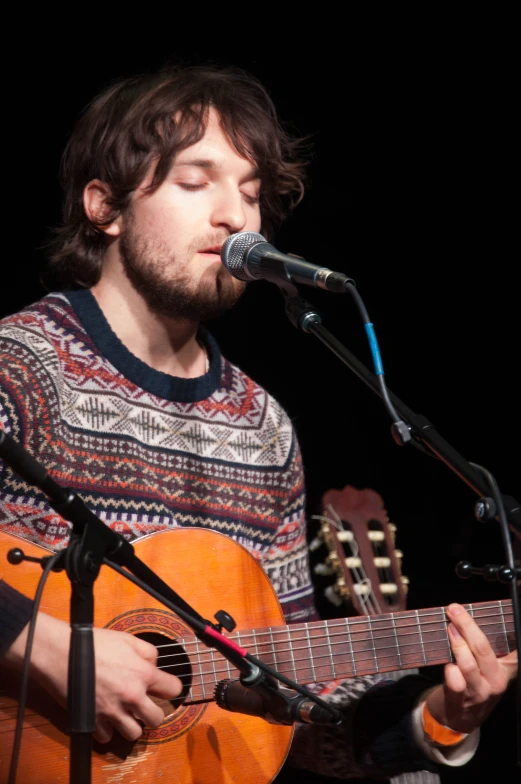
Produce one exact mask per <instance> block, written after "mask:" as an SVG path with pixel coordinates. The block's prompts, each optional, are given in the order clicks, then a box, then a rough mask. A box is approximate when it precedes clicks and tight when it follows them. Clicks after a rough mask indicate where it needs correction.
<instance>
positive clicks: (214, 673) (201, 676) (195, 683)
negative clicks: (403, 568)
mask: <svg viewBox="0 0 521 784" xmlns="http://www.w3.org/2000/svg"><path fill="white" fill-rule="evenodd" d="M493 625H496V624H492V623H489V624H485V626H493ZM408 634H409V633H408ZM337 636H338V635H337ZM301 639H302V640H303V639H304V638H301ZM379 639H381V638H379ZM431 642H443V643H444V645H442V646H431V647H430V648H429V650H428V651H427V654H428V655H429V654H433V653H435V652H437V651H443V652H444V654H446V652H447V648H448V650H449V653H451V650H450V646H449V644H448V643H449V641H448V637H443V638H437V639H436V640H432V641H431ZM505 642H507V643H508V641H507V640H505ZM177 644H179V643H177ZM191 644H192V645H194V644H195V643H191ZM322 644H323V645H326V644H327V643H322ZM341 644H342V643H340V642H337V643H333V645H332V646H330V645H329V644H327V645H328V648H332V647H335V646H339V645H341ZM169 645H171V646H173V645H176V643H169V644H168V645H167V646H157V647H168V646H169ZM405 645H416V643H405ZM402 647H403V646H400V651H401V649H402ZM286 650H292V657H291V658H290V659H285V660H283V661H280V660H279V659H278V658H276V657H274V660H275V661H274V663H275V664H276V665H277V666H278V667H280V666H281V665H284V664H290V663H292V664H293V669H294V670H295V672H296V668H295V663H298V664H299V665H301V666H300V669H310V665H309V666H307V667H306V666H304V665H305V662H304V660H299V659H297V661H296V662H295V658H294V652H295V651H298V650H306V651H309V644H308V645H305V646H303V647H300V648H294V647H293V648H292V649H290V648H287V649H278V650H277V651H276V653H277V654H281V653H285V652H286ZM376 651H377V649H373V650H371V651H367V653H369V654H370V655H369V656H368V657H366V658H357V660H356V661H353V659H352V658H351V657H352V654H353V653H356V651H353V649H352V647H351V648H350V649H349V650H347V651H343V652H342V655H345V656H347V657H349V658H348V660H347V661H342V660H341V659H337V662H338V664H350V665H351V669H352V670H353V675H356V674H360V670H361V669H362V667H361V666H362V665H363V664H364V663H365V662H371V667H370V670H369V671H368V673H367V674H369V675H372V674H376V673H378V672H385V670H382V668H381V667H380V668H378V669H377V670H376V673H375V671H374V661H375V660H374V652H376ZM361 652H363V653H366V651H365V650H364V651H359V653H361ZM500 652H502V651H500ZM506 652H508V651H506ZM205 653H206V654H209V655H210V656H211V657H212V661H210V659H208V660H206V661H203V662H201V661H200V658H201V656H202V655H203V654H205ZM215 653H216V652H215V651H213V650H210V649H207V650H206V651H202V652H199V654H197V652H195V651H194V654H193V656H194V657H195V658H196V659H198V662H197V663H198V665H199V667H200V668H201V672H200V673H195V672H193V668H192V667H190V668H189V669H188V670H187V671H183V670H180V669H179V668H178V667H176V674H177V675H178V676H180V677H182V676H184V675H192V684H191V687H190V688H191V689H192V688H194V687H195V688H197V687H199V688H201V686H202V688H203V690H204V684H205V682H207V681H205V678H207V679H209V678H211V679H212V680H214V681H215V680H219V678H218V676H219V675H224V676H226V675H230V665H229V664H227V665H226V669H220V668H219V669H217V668H216V667H215V658H214V654H215ZM380 654H381V651H380ZM187 655H190V656H192V654H187V653H183V654H170V655H168V654H166V655H165V656H164V657H159V658H171V659H173V658H176V657H177V656H185V657H186V656H187ZM217 655H219V654H217ZM391 655H392V654H390V655H389V656H383V657H382V656H381V655H379V658H380V660H382V659H386V658H391ZM403 655H412V654H403ZM323 658H326V659H328V663H329V662H331V654H330V652H329V651H328V652H327V653H324V654H318V655H316V656H313V661H314V663H315V669H318V668H319V667H320V666H321V665H320V664H317V661H318V660H319V659H323ZM431 658H432V656H431ZM444 660H445V659H444ZM222 661H226V660H225V659H224V658H222ZM310 661H311V659H310ZM433 663H436V662H433ZM442 663H443V662H442ZM204 664H212V669H211V672H203V671H202V665H204ZM218 664H220V662H218ZM428 665H429V662H427V666H428ZM172 666H175V665H172V664H169V665H165V666H161V665H160V666H159V667H158V669H163V670H166V669H167V668H171V667H172ZM382 666H383V665H382ZM385 666H388V665H385ZM329 667H330V668H331V670H332V669H333V668H332V667H331V665H329ZM393 669H395V664H394V661H393V662H392V663H391V664H390V665H389V669H388V670H387V671H391V670H393ZM353 675H349V674H344V675H342V676H341V677H343V678H349V677H353ZM333 678H335V675H334V673H333ZM328 680H329V678H328ZM199 682H200V683H199ZM204 698H205V697H204ZM209 699H210V698H209ZM190 702H192V701H191V700H185V702H184V704H189V703H190ZM6 710H9V708H7V709H6ZM0 723H1V721H0Z"/></svg>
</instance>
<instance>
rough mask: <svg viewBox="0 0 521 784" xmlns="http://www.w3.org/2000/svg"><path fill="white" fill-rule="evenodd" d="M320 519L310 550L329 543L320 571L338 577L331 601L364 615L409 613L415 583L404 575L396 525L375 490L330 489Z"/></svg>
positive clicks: (317, 570) (330, 588) (330, 592)
mask: <svg viewBox="0 0 521 784" xmlns="http://www.w3.org/2000/svg"><path fill="white" fill-rule="evenodd" d="M315 519H318V520H320V528H319V530H318V533H317V536H316V537H315V539H314V540H313V541H312V542H311V543H310V550H312V551H313V550H318V548H319V547H321V546H322V545H325V548H326V551H327V555H326V556H325V559H324V560H323V561H321V562H319V563H317V564H316V565H315V567H314V571H315V573H316V574H318V575H331V576H333V577H334V578H335V580H334V583H333V584H332V585H329V586H327V587H326V589H325V591H324V594H325V596H326V597H327V599H328V600H329V601H330V602H332V603H333V604H334V605H335V606H337V607H340V606H342V605H351V607H352V609H353V611H354V612H355V613H356V614H358V615H374V614H377V613H382V612H390V611H395V610H396V611H397V610H404V609H406V597H407V585H408V582H409V581H408V579H407V577H405V576H404V575H402V572H401V560H402V553H401V552H400V551H399V550H397V549H396V546H395V538H396V526H395V525H393V523H390V522H389V518H388V515H387V512H386V510H385V507H384V503H383V500H382V497H381V496H380V495H379V494H378V493H377V492H376V491H375V490H371V489H364V490H358V489H357V488H355V487H353V486H352V485H346V486H345V487H344V488H343V489H342V490H334V489H331V490H328V491H326V493H324V495H323V497H322V511H321V514H320V515H315Z"/></svg>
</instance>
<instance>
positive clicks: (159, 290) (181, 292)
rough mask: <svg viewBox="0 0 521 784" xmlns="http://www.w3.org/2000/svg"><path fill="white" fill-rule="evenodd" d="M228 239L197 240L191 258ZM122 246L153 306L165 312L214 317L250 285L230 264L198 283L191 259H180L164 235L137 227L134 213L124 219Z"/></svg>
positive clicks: (129, 271) (126, 264)
mask: <svg viewBox="0 0 521 784" xmlns="http://www.w3.org/2000/svg"><path fill="white" fill-rule="evenodd" d="M224 239H226V237H224V238H223V237H222V236H221V237H216V236H215V234H214V236H213V237H211V236H207V237H200V238H198V239H197V240H194V242H193V243H192V244H191V246H190V247H189V248H188V253H187V258H188V259H189V258H191V257H192V256H193V255H194V254H195V253H196V252H197V249H199V248H209V247H213V246H215V245H219V244H220V243H222V242H223V240H224ZM120 250H121V258H122V261H123V268H124V270H125V274H126V275H127V277H128V279H129V280H130V282H131V283H132V285H133V287H134V288H135V289H136V291H137V292H139V294H141V296H142V297H143V299H144V300H145V302H146V303H147V305H148V307H149V308H150V310H151V311H152V312H153V313H156V314H157V315H160V316H167V317H168V318H175V319H183V320H186V321H197V322H199V321H208V320H210V319H214V318H217V317H218V316H221V315H222V314H223V313H226V311H228V310H230V308H232V307H233V306H234V305H235V303H236V302H237V301H238V300H239V298H240V297H241V295H242V293H243V292H244V289H245V288H246V283H244V282H243V281H240V280H237V279H236V278H233V277H232V276H231V275H230V273H229V272H228V271H227V270H226V268H225V267H224V266H223V267H221V268H220V269H219V270H218V271H217V273H215V271H214V270H212V269H208V271H207V273H203V275H202V277H201V278H200V280H199V281H196V282H194V280H193V276H191V275H190V265H189V263H187V262H185V263H184V264H183V263H182V262H179V261H178V260H177V259H176V257H175V255H174V253H173V252H172V251H171V250H170V249H169V248H168V247H167V245H166V243H165V242H164V241H163V240H160V239H159V238H158V237H154V236H153V235H148V236H145V235H143V234H140V233H139V232H138V231H136V228H135V224H134V221H133V218H132V215H131V214H127V216H125V219H124V226H123V232H122V235H121V237H120ZM174 271H175V273H174Z"/></svg>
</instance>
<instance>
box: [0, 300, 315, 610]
mask: <svg viewBox="0 0 521 784" xmlns="http://www.w3.org/2000/svg"><path fill="white" fill-rule="evenodd" d="M82 322H83V323H82ZM89 324H95V325H96V327H95V328H94V329H93V330H92V332H90V330H89V332H90V334H89V332H87V329H89ZM86 327H87V329H86ZM92 333H94V339H93V337H92ZM201 339H202V340H203V341H204V342H205V344H206V348H207V350H208V352H209V354H210V357H211V366H210V371H209V373H208V374H207V376H204V377H202V378H201V379H194V380H192V379H188V380H183V379H181V380H179V381H180V384H179V387H180V388H179V390H176V389H175V388H174V389H172V388H170V387H171V386H172V384H170V386H169V381H170V380H171V377H168V376H166V374H163V373H159V372H157V371H153V370H151V369H150V368H146V366H145V365H143V363H141V362H140V361H139V360H137V359H136V358H135V357H133V356H132V355H131V354H130V353H129V352H128V351H127V350H126V349H125V347H124V346H123V344H121V343H120V342H119V341H118V339H117V337H116V336H115V335H114V333H113V332H112V330H111V329H110V327H109V325H108V323H107V322H106V320H105V319H104V316H103V314H102V312H101V310H100V309H99V308H98V306H97V304H96V302H95V300H94V297H93V296H92V294H91V293H90V292H88V291H81V292H70V293H68V294H67V295H63V294H50V295H48V296H46V297H44V298H43V299H42V300H40V302H37V303H36V304H34V305H32V306H29V307H28V308H26V309H24V310H23V311H21V312H20V313H17V314H15V315H13V316H9V317H8V318H6V319H4V320H3V321H1V322H0V426H2V427H3V428H4V429H5V431H6V432H7V433H9V434H10V435H11V437H12V438H14V439H15V440H16V441H17V442H19V443H20V444H22V446H23V447H24V448H25V449H26V450H27V451H28V452H30V453H31V454H32V455H33V457H34V458H35V459H36V460H38V461H39V462H40V463H41V464H42V465H44V466H45V467H46V468H47V469H48V471H49V475H50V476H51V477H52V479H54V480H55V481H56V482H58V483H59V484H61V485H64V486H67V487H70V488H71V489H72V490H73V491H74V492H75V493H77V494H78V495H79V496H80V497H81V498H82V500H83V501H84V502H85V503H86V504H87V506H88V507H89V509H90V510H91V511H92V512H93V513H94V514H96V515H97V516H98V517H99V518H100V519H102V520H103V521H104V522H105V523H107V525H109V526H110V527H111V528H112V529H113V530H115V531H117V532H118V533H120V534H122V535H123V536H124V537H125V538H126V539H128V540H133V539H136V538H138V537H141V536H144V535H146V534H150V533H152V532H155V531H161V530H165V529H171V528H176V527H179V526H181V527H192V526H197V527H203V528H208V529H211V530H213V531H219V532H221V533H224V534H227V535H229V536H230V537H232V538H233V539H235V540H236V541H237V542H239V543H240V544H242V545H243V546H244V547H246V548H247V549H248V550H249V551H250V552H251V553H252V554H253V555H254V556H255V557H256V558H257V559H258V561H259V563H260V564H261V565H262V566H263V567H264V569H265V570H266V572H267V573H268V575H269V577H270V578H271V581H272V583H273V585H274V587H275V590H276V591H277V594H278V596H279V599H280V601H281V603H282V607H283V609H284V612H285V615H286V619H287V620H288V622H291V621H295V620H308V619H310V618H311V617H313V613H314V610H313V600H312V586H311V579H310V574H309V569H308V559H307V547H306V537H305V512H304V486H303V476H302V466H301V457H300V452H299V448H298V444H297V441H296V438H295V433H294V430H293V427H292V425H291V422H290V420H289V418H288V416H287V414H286V413H285V412H284V410H283V409H282V408H281V406H280V405H279V404H278V403H277V402H276V401H275V400H274V399H273V398H272V397H271V396H270V395H268V394H267V392H266V391H265V390H264V389H262V388H261V387H260V386H259V385H258V384H256V383H255V382H253V381H252V380H251V379H250V378H248V377H247V376H246V375H245V374H244V373H242V372H241V371H240V370H239V369H238V368H237V367H235V366H233V365H232V364H231V363H229V362H228V361H227V360H226V359H224V358H223V357H222V356H221V355H220V352H219V349H218V347H217V345H216V343H215V341H214V340H213V339H212V338H211V336H210V335H209V334H208V333H206V332H203V333H202V335H201ZM94 340H95V341H96V343H97V345H96V343H95V342H94ZM107 357H110V359H108V358H107ZM141 366H142V367H141ZM144 368H146V374H145V373H144V372H142V371H143V369H144ZM143 377H144V380H143ZM201 382H202V383H201ZM173 386H174V387H175V383H174V384H173ZM176 392H178V394H177V395H176ZM176 398H177V399H176ZM180 399H181V401H180ZM0 466H1V470H0V524H1V525H2V526H3V527H4V530H5V531H8V532H11V533H15V534H18V535H19V536H22V537H24V538H26V539H29V540H32V541H34V542H37V543H39V544H42V545H46V546H48V547H52V548H53V549H60V548H62V547H64V546H65V545H66V543H67V540H68V535H69V529H70V523H69V522H67V521H65V520H64V519H62V518H61V517H59V516H58V514H57V513H56V512H55V511H54V510H53V509H52V508H51V507H50V506H49V504H48V503H47V499H46V497H45V496H44V495H43V493H41V492H40V491H39V490H36V489H35V488H33V487H30V486H28V485H27V484H26V483H25V482H24V481H23V479H21V478H20V476H19V475H18V474H16V473H14V472H13V471H12V470H11V469H10V468H9V467H7V466H6V465H5V464H3V463H2V461H0Z"/></svg>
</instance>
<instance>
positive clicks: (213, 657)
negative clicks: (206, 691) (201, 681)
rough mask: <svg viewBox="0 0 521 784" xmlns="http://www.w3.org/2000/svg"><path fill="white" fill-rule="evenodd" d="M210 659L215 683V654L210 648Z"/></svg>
mask: <svg viewBox="0 0 521 784" xmlns="http://www.w3.org/2000/svg"><path fill="white" fill-rule="evenodd" d="M210 659H211V662H212V667H213V677H214V681H215V683H217V680H218V678H217V670H216V669H215V656H214V652H213V651H212V650H210Z"/></svg>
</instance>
